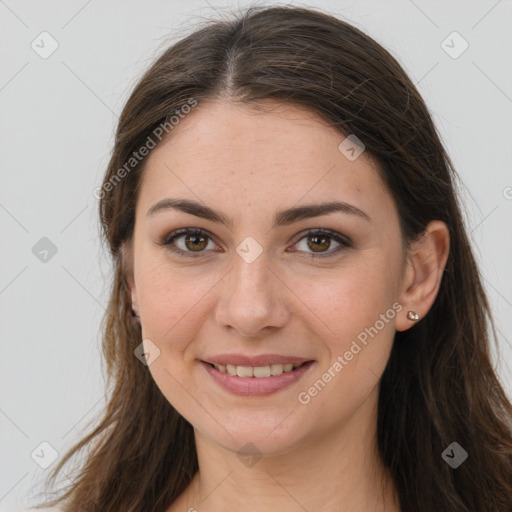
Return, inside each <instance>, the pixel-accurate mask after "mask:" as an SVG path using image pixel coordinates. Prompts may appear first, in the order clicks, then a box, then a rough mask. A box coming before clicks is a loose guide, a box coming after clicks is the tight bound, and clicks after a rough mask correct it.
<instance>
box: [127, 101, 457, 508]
mask: <svg viewBox="0 0 512 512" xmlns="http://www.w3.org/2000/svg"><path fill="white" fill-rule="evenodd" d="M267 105H270V106H272V110H271V111H268V112H261V111H257V110H255V109H254V108H253V107H252V108H251V107H248V106H241V105H237V104H235V103H233V102H230V101H229V100H217V101H209V102H203V103H201V104H199V105H198V106H197V107H196V108H195V109H193V110H192V112H191V113H190V114H188V115H187V116H186V117H185V118H184V119H183V120H181V121H180V123H179V124H178V125H177V126H176V127H175V128H174V129H173V131H172V132H171V133H170V136H169V137H168V139H167V140H166V141H165V143H164V144H162V145H160V146H159V147H157V148H156V149H154V150H153V151H152V152H151V154H150V155H149V157H148V161H147V166H146V168H145V171H144V176H143V181H142V184H141V188H140V195H139V197H138V201H137V207H136V221H135V229H134V237H133V241H132V243H133V245H132V244H127V245H126V246H125V247H124V249H123V250H124V252H123V255H124V257H125V258H126V259H127V261H129V262H130V263H129V265H128V267H129V269H130V270H129V282H130V286H131V292H132V303H133V307H134V310H135V311H137V312H138V313H139V315H140V321H141V326H142V334H143V339H144V340H147V339H149V340H151V342H152V343H153V344H154V345H153V346H157V347H158V349H159V350H160V354H159V356H158V357H157V358H156V359H154V361H153V362H152V363H151V364H150V365H149V366H148V370H149V371H150V372H151V375H152V376H153V378H154V380H155V382H156V384H157V385H158V387H159V388H160V390H161V391H162V393H163V394H164V396H165V397H166V398H167V399H168V400H169V402H170V403H171V404H172V405H173V406H174V407H175V408H176V409H177V410H178V411H179V413H180V414H181V415H183V416H184V417H185V418H186V419H187V420H188V421H189V422H190V423H191V424H192V425H193V427H194V431H195V437H196V445H197V453H198V459H199V473H198V474H197V475H196V477H195V478H194V480H193V481H192V483H191V485H190V486H189V487H188V488H187V489H186V490H185V492H183V494H182V495H181V496H180V497H179V498H178V499H177V500H176V501H175V502H174V503H173V504H172V505H171V507H170V508H169V509H168V511H173V512H174V511H187V510H189V508H191V507H194V508H195V509H197V510H198V511H199V512H209V511H218V510H226V506H227V504H228V503H229V508H230V509H232V510H234V509H236V510H239V511H242V512H243V511H263V510H283V511H290V512H291V511H300V510H308V511H314V510H322V512H334V511H336V512H339V511H351V512H359V511H361V512H362V511H368V510H372V511H384V510H386V511H398V510H399V507H398V504H397V499H396V492H395V488H394V485H393V482H392V481H391V479H390V478H389V475H388V473H387V471H386V470H385V468H384V467H383V464H382V462H381V460H380V459H379V457H378V455H377V451H376V446H377V445H376V421H377V399H378V393H379V382H380V378H381V375H382V373H383V371H384V369H385V366H386V363H387V361H388V358H389V355H390V351H391V348H392V343H393V338H394V334H395V331H403V330H405V329H408V328H410V327H411V326H412V325H413V324H414V322H413V321H411V320H409V319H407V317H406V315H407V311H409V310H414V311H416V312H417V313H418V315H419V317H420V319H421V318H423V317H424V316H425V315H426V314H427V313H428V311H429V309H430V308H431V306H432V304H433V302H434V300H435V297H436V295H437V293H438V290H439V285H440V281H441V278H442V275H443V270H444V267H445V264H446V260H447V257H448V250H449V234H448V229H447V227H446V225H445V224H444V223H442V222H440V221H432V222H431V223H430V224H429V225H428V227H427V230H426V232H425V235H424V236H423V237H422V239H421V240H420V241H419V242H417V243H416V244H415V245H413V246H412V247H411V248H410V250H409V252H408V254H407V257H406V258H405V257H404V254H403V253H402V240H401V234H400V229H399V222H398V214H397V210H396V207H395V204H394V201H393V199H392V197H391V195H390V193H389V192H388V190H387V188H386V186H385V185H384V183H383V182H382V180H381V179H380V177H379V175H378V172H377V170H376V164H375V163H374V162H373V161H372V160H371V158H370V157H369V155H368V154H367V153H366V152H363V153H362V155H361V156H359V157H358V158H357V159H356V160H354V161H350V160H349V159H347V158H346V157H345V156H344V155H343V154H342V153H341V152H340V150H339V149H338V146H339V144H340V142H342V141H343V140H344V138H345V136H344V135H342V134H340V133H339V132H338V131H336V130H334V129H333V128H330V127H328V126H327V125H326V123H324V122H323V121H322V120H321V119H320V118H319V117H317V116H316V115H315V114H314V113H311V112H310V111H308V110H305V109H303V108H299V107H294V106H291V105H287V106H285V105H282V104H277V103H267ZM168 197H172V198H185V199H191V200H195V201H200V202H201V203H203V204H205V205H207V206H209V207H211V208H213V209H215V210H218V211H220V212H222V213H223V214H224V215H225V216H227V217H229V218H230V219H232V226H231V227H229V228H228V227H227V226H224V225H221V224H218V223H215V222H213V221H210V220H206V219H202V218H199V217H196V216H194V215H192V214H189V213H184V212H180V211H177V210H174V209H167V210H163V211H160V212H158V213H156V214H155V215H152V216H147V212H148V210H149V209H150V208H151V206H153V205H154V204H155V203H156V202H157V201H159V200H161V199H164V198H168ZM331 200H338V201H345V202H347V203H350V204H352V205H354V206H356V207H357V208H359V209H361V210H363V211H364V212H365V213H366V214H367V215H368V216H369V217H370V218H371V221H367V220H365V219H364V218H362V217H359V216H356V215H350V214H346V213H340V212H335V213H331V214H326V215H322V216H320V217H316V218H309V219H303V220H300V221H298V222H295V223H294V224H290V225H287V226H281V227H277V228H274V229H273V228H272V221H273V217H274V213H275V212H276V211H278V210H281V209H284V208H286V207H292V206H300V205H306V204H313V203H321V202H326V201H331ZM180 228H202V229H204V230H205V231H206V235H209V236H210V238H208V237H207V238H206V241H207V244H208V245H207V246H206V245H204V244H203V245H200V246H199V249H198V248H197V247H198V246H197V245H194V242H193V241H192V242H189V244H188V245H187V244H186V243H185V242H186V238H185V236H182V237H181V238H179V239H177V240H176V241H175V246H177V247H179V248H181V249H182V250H185V251H187V250H188V251H189V253H190V252H194V250H195V251H196V252H197V251H202V254H201V255H200V256H199V257H197V258H192V257H188V258H187V257H185V256H180V255H177V254H175V253H172V252H170V250H169V248H168V247H166V246H162V245H159V244H158V242H160V241H162V239H163V238H164V237H165V236H166V235H168V234H169V233H170V232H171V231H173V230H176V229H180ZM320 228H325V229H330V230H333V231H335V232H337V233H340V234H342V235H345V236H347V237H349V238H350V239H351V240H352V244H353V245H352V246H351V247H347V248H344V249H342V250H341V251H340V252H337V253H335V252H333V251H334V250H335V249H336V247H338V246H339V245H338V242H336V241H335V240H334V239H332V238H331V239H328V240H330V242H331V245H330V246H329V245H328V243H327V244H325V243H324V245H322V246H321V248H320V249H317V250H316V251H315V247H314V246H313V248H312V247H311V245H310V246H308V241H309V242H314V241H315V235H314V234H312V235H311V234H310V235H307V234H302V233H303V232H304V231H306V230H308V229H320ZM248 236H251V237H253V238H254V239H255V240H256V241H257V242H258V244H259V245H260V246H261V248H262V250H263V252H262V253H261V254H260V255H259V256H258V257H257V258H256V259H255V260H254V261H253V262H252V263H248V262H247V261H245V260H244V259H243V258H242V257H240V256H239V254H238V253H237V252H236V248H237V247H238V246H239V244H240V243H241V242H242V241H243V240H244V239H245V238H246V237H248ZM192 239H193V237H192ZM320 242H322V241H320ZM195 243H196V244H197V243H198V242H197V241H196V242H195ZM205 243H206V242H205ZM322 251H323V252H324V253H329V252H330V253H331V256H326V257H323V258H322V257H318V258H315V259H313V258H312V257H311V254H316V253H318V252H322ZM394 303H398V304H399V305H400V306H401V307H402V308H401V310H400V311H399V312H396V311H395V313H396V314H395V315H394V317H393V318H392V319H391V320H388V322H385V323H384V327H383V328H381V329H380V330H379V332H378V334H377V335H375V336H374V337H373V338H370V337H369V338H368V343H367V345H365V346H363V345H361V344H359V345H361V346H362V350H361V351H360V352H359V353H357V355H354V357H353V359H352V360H351V361H348V362H347V364H346V366H344V367H343V369H342V370H341V371H338V372H335V377H333V378H332V379H331V380H330V382H329V383H328V384H327V385H326V386H325V387H324V388H323V389H322V390H321V391H320V392H318V393H317V394H316V395H315V396H314V397H312V398H311V400H310V401H309V402H308V403H307V404H303V403H300V402H299V400H298V395H299V393H301V392H304V391H307V390H308V389H309V388H310V387H311V386H312V385H313V384H314V382H315V381H317V380H318V379H321V378H322V375H323V374H324V373H325V372H326V371H328V369H329V368H330V367H332V365H333V363H334V362H335V361H336V360H337V358H338V356H340V355H341V356H343V354H345V352H346V351H347V350H349V349H350V346H351V343H352V342H353V341H354V340H357V336H358V334H360V333H361V332H362V331H364V329H365V328H368V327H370V326H374V325H375V324H376V321H377V320H379V318H381V317H380V315H381V314H385V313H386V311H388V310H390V308H391V310H392V311H394V310H393V309H392V305H393V304H394ZM144 343H145V347H148V345H147V341H145V342H144ZM222 353H238V354H240V353H242V354H249V355H258V354H265V353H277V354H284V355H293V356H299V357H305V358H308V359H313V360H315V363H314V365H313V366H312V367H311V368H310V369H309V371H308V372H307V373H306V374H305V375H304V376H303V377H302V378H301V379H300V380H299V381H297V382H295V383H294V384H292V385H291V386H289V387H288V388H286V389H284V390H280V391H279V392H277V393H274V394H272V395H269V396H265V397H254V396H252V397H240V396H235V395H233V394H231V393H229V392H227V391H225V390H224V389H222V388H220V387H219V386H218V385H217V384H216V383H215V382H214V381H213V379H212V378H211V377H210V376H209V375H208V373H207V372H206V371H205V370H204V368H203V366H202V365H201V363H200V362H199V360H200V359H203V360H204V359H207V358H208V356H210V357H211V356H213V355H215V354H222ZM247 443H252V445H253V446H255V447H256V448H255V449H254V450H255V458H254V459H252V460H250V459H247V458H243V457H239V456H237V452H238V451H239V450H240V449H241V448H242V447H243V446H244V445H246V444H247ZM248 461H249V462H248ZM254 462H255V463H254Z"/></svg>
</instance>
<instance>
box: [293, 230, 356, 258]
mask: <svg viewBox="0 0 512 512" xmlns="http://www.w3.org/2000/svg"><path fill="white" fill-rule="evenodd" d="M303 241H306V242H305V243H304V242H303ZM333 241H334V243H335V244H337V245H335V246H334V249H331V246H332V243H333ZM294 247H295V248H296V249H299V252H305V253H306V254H307V255H308V256H311V257H312V258H323V257H329V256H335V255H336V254H338V253H339V252H341V251H343V249H347V248H348V247H352V241H351V240H350V239H349V238H348V237H346V236H343V235H341V234H340V233H337V232H336V231H330V230H325V229H315V230H312V231H309V232H306V233H305V235H304V236H303V237H302V238H300V239H299V241H298V242H297V243H295V244H294ZM329 249H331V250H329Z"/></svg>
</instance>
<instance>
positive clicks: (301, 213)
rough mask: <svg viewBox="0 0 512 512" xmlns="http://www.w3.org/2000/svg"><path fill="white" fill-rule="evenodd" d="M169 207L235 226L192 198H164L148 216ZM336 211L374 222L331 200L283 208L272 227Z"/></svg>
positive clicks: (346, 205)
mask: <svg viewBox="0 0 512 512" xmlns="http://www.w3.org/2000/svg"><path fill="white" fill-rule="evenodd" d="M168 209H173V210H178V211H181V212H184V213H189V214H191V215H195V216H196V217H201V218H202V219H207V220H210V221H212V222H217V223H219V224H223V225H224V226H226V227H228V228H232V226H233V220H232V219H230V218H229V217H227V216H226V215H224V214H223V213H221V212H218V211H215V210H213V209H212V208H210V207H208V206H205V205H204V204H201V203H198V202H196V201H192V200H190V199H173V198H166V199H162V200H160V201H158V202H157V203H155V204H154V205H153V206H152V207H151V208H150V209H149V210H148V212H147V214H146V216H147V217H151V216H153V215H155V214H156V213H157V212H161V211H165V210H168ZM334 212H341V213H345V214H349V215H356V216H358V217H360V218H362V219H364V220H366V221H368V222H372V219H371V218H370V217H369V216H368V215H367V214H366V213H365V212H363V210H360V209H359V208H357V207H356V206H354V205H352V204H349V203H345V202H342V201H331V202H328V203H321V204H309V205H304V206H295V207H292V208H287V209H286V210H281V211H279V212H277V213H276V215H275V217H274V222H273V225H272V228H277V227H280V226H287V225H289V224H293V223H294V222H297V221H299V220H303V219H309V218H313V217H320V216H321V215H327V214H330V213H334Z"/></svg>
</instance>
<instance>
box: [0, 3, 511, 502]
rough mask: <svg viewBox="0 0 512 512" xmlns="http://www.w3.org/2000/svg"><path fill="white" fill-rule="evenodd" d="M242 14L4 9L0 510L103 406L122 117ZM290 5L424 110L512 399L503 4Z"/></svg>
mask: <svg viewBox="0 0 512 512" xmlns="http://www.w3.org/2000/svg"><path fill="white" fill-rule="evenodd" d="M276 3H277V2H275V3H274V4H276ZM246 5H248V3H246V2H239V3H235V2H227V3H222V2H218V1H215V0H211V1H209V2H207V1H206V0H189V1H188V2H178V1H177V0H168V1H156V0H152V1H126V0H124V1H105V0H104V1H100V0H89V1H87V0H77V1H75V0H73V1H69V0H68V1H65V2H64V1H61V2H55V1H45V2H40V1H16V0H5V1H0V42H1V46H0V52H1V66H0V120H1V122H0V159H1V166H0V168H1V173H2V174H1V175H2V181H1V184H2V185H1V188H0V226H1V240H2V242H1V243H2V245H1V247H2V251H1V257H2V260H1V265H0V315H1V322H0V326H1V344H2V345H1V347H2V357H1V358H0V392H1V395H0V435H1V440H2V442H1V452H0V510H3V511H14V510H21V509H24V508H28V507H29V506H30V505H32V504H33V503H34V499H35V498H34V497H37V493H38V492H40V491H41V487H40V484H41V483H42V481H43V479H44V477H45V476H46V475H47V472H49V471H50V470H51V468H52V467H54V465H55V464H56V461H54V462H53V463H52V464H51V465H50V466H49V467H48V468H46V469H44V468H43V467H41V463H43V464H44V463H48V462H49V461H50V460H51V456H52V453H53V450H55V452H56V453H55V456H56V457H60V456H62V455H63V454H64V453H65V451H66V450H67V449H68V448H69V447H70V446H71V445H72V444H74V443H75V442H76V441H77V440H78V439H80V437H81V435H82V434H84V432H85V431H86V429H87V427H88V426H90V424H91V423H90V422H92V421H93V420H94V418H95V417H96V415H98V414H99V413H100V412H101V408H102V406H103V405H104V394H105V389H104V378H103V375H102V362H101V353H100V337H99V333H100V330H99V327H100V320H101V316H102V314H103V312H104V307H105V305H106V302H107V292H108V290H109V285H110V273H109V272H110V266H109V265H110V261H109V257H108V254H107V252H106V251H105V250H104V249H103V248H102V246H101V241H100V237H99V229H98V220H97V218H98V217H97V207H98V200H97V199H96V197H94V195H93V190H94V189H95V188H96V187H98V186H99V185H100V184H101V179H102V175H103V172H104V170H105V167H106V164H107V162H108V158H109V154H110V151H111V147H112V141H113V133H114V127H115V123H116V121H117V116H118V114H119V113H120V111H121V108H122V106H123V104H124V102H125V101H126V99H127V97H128V94H129V92H130V90H131V88H132V87H133V85H134V84H135V82H136V80H137V79H138V78H139V77H140V75H141V73H142V71H143V70H144V69H146V67H147V66H148V65H149V64H150V63H151V62H152V61H153V60H154V58H155V57H156V56H157V54H158V53H159V52H160V51H161V50H163V48H164V47H165V46H166V45H168V44H170V43H172V42H173V41H175V40H176V39H177V38H178V37H180V36H182V35H184V34H185V33H187V32H188V31H189V30H192V29H193V28H194V24H195V23H197V21H200V20H202V19H205V18H213V17H216V16H217V13H216V10H220V12H221V13H223V14H225V13H226V7H228V8H231V9H233V10H235V11H236V10H238V8H239V7H241V8H243V7H244V6H246ZM252 5H260V4H259V3H258V2H252ZM266 5H270V3H268V2H267V3H266ZM295 5H303V6H308V5H309V6H312V7H320V8H322V9H325V10H327V11H328V12H330V13H332V14H334V15H336V16H339V17H341V18H342V19H345V20H348V21H349V22H352V23H353V24H354V25H356V26H357V27H358V28H360V29H362V30H363V31H364V32H366V33H368V34H369V35H370V36H372V37H373V38H374V39H376V40H377V41H378V42H380V43H381V44H383V45H384V46H385V47H386V48H387V49H388V50H389V51H390V52H391V53H392V54H393V55H394V56H395V57H396V58H397V59H398V61H399V62H400V63H401V64H402V65H403V66H404V67H405V69H406V71H407V72H408V74H409V75H410V76H411V78H412V79H413V81H414V82H415V83H416V84H417V87H418V88H419V90H420V92H421V94H422V95H423V97H424V98H425V100H426V102H427V105H428V106H429V109H430V111H431V113H432V115H433V118H434V121H435V123H436V125H437V127H438V129H439V132H440V134H441V136H442V138H443V141H444V143H445V145H446V147H447V148H448V151H449V153H450V155H451V157H452V158H453V161H454V164H455V167H456V169H457V171H458V172H459V174H460V176H461V177H462V179H463V182H464V197H463V200H464V204H465V205H466V220H467V225H468V230H469V232H470V236H471V239H472V241H473V246H474V250H475V254H476V256H477V258H478V260H479V262H480V264H481V272H482V276H483V279H484V283H485V286H486V290H487V292H488V294H489V298H490V300H491V304H492V309H493V312H494V316H495V319H496V323H497V326H498V335H499V350H498V351H496V350H494V349H493V357H494V361H495V365H496V368H497V370H498V372H499V375H500V377H501V379H502V381H503V383H504V385H505V387H506V390H507V392H508V394H509V396H512V369H511V367H512V364H511V360H512V347H511V337H512V336H511V334H512V275H511V271H510V262H511V261H512V258H511V255H512V240H511V233H512V230H511V229H510V228H511V225H512V222H511V221H512V173H511V169H512V166H511V164H512V153H511V151H512V150H511V147H512V144H511V142H512V119H511V117H512V116H511V113H512V72H511V67H510V60H509V57H510V53H511V50H512V44H511V43H512V31H511V30H510V26H511V21H512V4H511V2H510V1H507V0H502V1H496V0H491V1H486V0H485V1H484V0H482V1H478V0H472V1H471V0H469V1H468V0H465V1H453V0H452V1H446V0H444V1H439V2H435V1H427V0H415V1H412V0H401V1H389V0H388V1H386V2H383V1H361V0H357V1H355V0H354V1H348V0H347V1H340V0H338V1H327V0H324V1H310V2H308V3H301V4H295ZM42 32H47V34H43V35H41V33H42ZM453 32H457V34H455V35H454V34H453ZM41 40H43V42H41ZM443 41H445V42H444V43H443ZM52 45H53V46H55V45H58V47H57V49H56V50H55V51H54V52H53V53H52V54H51V55H49V56H46V55H44V52H49V51H51V50H52ZM466 45H468V47H467V49H466V50H465V51H464V52H463V53H461V54H460V55H458V53H460V52H461V51H462V50H463V49H464V48H465V46H466ZM41 53H43V56H44V57H46V58H43V56H42V55H41ZM41 443H44V444H41ZM43 454H44V456H43ZM43 459H44V460H43ZM45 461H46V462H45ZM40 497H41V496H39V497H38V499H39V498H40Z"/></svg>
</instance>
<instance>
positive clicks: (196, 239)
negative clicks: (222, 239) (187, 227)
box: [185, 234, 208, 251]
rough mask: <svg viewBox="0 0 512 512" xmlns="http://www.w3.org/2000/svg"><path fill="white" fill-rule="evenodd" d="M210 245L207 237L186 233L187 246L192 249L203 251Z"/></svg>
mask: <svg viewBox="0 0 512 512" xmlns="http://www.w3.org/2000/svg"><path fill="white" fill-rule="evenodd" d="M207 245H208V241H207V237H205V236H202V235H194V234H192V235H186V236H185V246H186V247H187V249H190V250H191V251H202V250H203V249H204V248H205V247H206V246H207Z"/></svg>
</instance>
